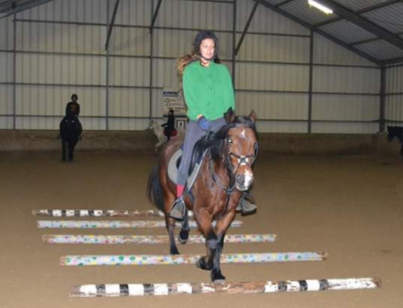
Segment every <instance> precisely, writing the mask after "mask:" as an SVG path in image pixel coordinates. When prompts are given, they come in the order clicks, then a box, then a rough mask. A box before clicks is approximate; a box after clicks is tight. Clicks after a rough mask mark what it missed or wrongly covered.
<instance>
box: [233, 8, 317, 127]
mask: <svg viewBox="0 0 403 308" xmlns="http://www.w3.org/2000/svg"><path fill="white" fill-rule="evenodd" d="M252 8H253V1H237V21H236V27H237V35H236V42H239V40H240V37H241V33H242V31H243V30H244V27H245V25H246V23H247V20H248V17H249V16H250V13H251V11H252ZM309 46H310V36H309V32H308V31H307V30H306V29H304V28H303V27H301V26H299V25H297V24H296V23H294V22H293V21H291V20H289V19H286V18H284V17H282V16H280V15H278V14H276V13H274V12H272V11H270V10H268V9H266V8H264V7H260V9H259V8H258V10H257V11H256V12H255V15H254V17H253V19H252V22H251V24H250V27H249V29H248V33H247V34H246V36H245V37H244V41H243V43H242V45H241V48H240V50H239V53H238V55H237V58H236V59H237V61H238V62H237V65H236V70H235V87H236V89H237V111H238V113H240V114H247V113H249V112H250V110H251V109H253V110H255V111H256V112H257V115H258V119H259V121H258V123H257V128H258V129H259V130H260V131H263V132H306V130H307V124H306V121H307V119H308V118H307V116H308V94H307V91H308V88H309V65H308V64H309Z"/></svg>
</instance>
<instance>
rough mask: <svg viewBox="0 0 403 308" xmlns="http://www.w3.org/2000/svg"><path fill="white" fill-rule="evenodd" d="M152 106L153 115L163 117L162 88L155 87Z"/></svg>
mask: <svg viewBox="0 0 403 308" xmlns="http://www.w3.org/2000/svg"><path fill="white" fill-rule="evenodd" d="M151 108H152V117H162V116H163V108H162V105H161V90H160V89H153V91H152V102H151Z"/></svg>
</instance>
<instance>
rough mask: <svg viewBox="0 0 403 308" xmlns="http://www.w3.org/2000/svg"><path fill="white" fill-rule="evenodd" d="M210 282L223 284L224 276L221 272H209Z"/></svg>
mask: <svg viewBox="0 0 403 308" xmlns="http://www.w3.org/2000/svg"><path fill="white" fill-rule="evenodd" d="M211 281H212V282H214V283H220V284H222V283H225V276H224V275H223V274H221V272H218V273H217V272H214V271H213V272H211Z"/></svg>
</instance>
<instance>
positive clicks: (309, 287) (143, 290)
mask: <svg viewBox="0 0 403 308" xmlns="http://www.w3.org/2000/svg"><path fill="white" fill-rule="evenodd" d="M380 286H381V281H380V280H379V279H376V278H342V279H307V280H285V281H277V282H273V281H263V282H230V283H224V284H215V283H183V282H182V283H128V284H117V283H116V284H85V285H80V286H74V287H73V289H72V291H71V293H70V296H73V297H97V296H111V297H117V296H154V295H156V296H161V295H176V294H206V293H224V294H256V293H281V292H305V291H326V290H334V291H336V290H359V289H376V288H379V287H380Z"/></svg>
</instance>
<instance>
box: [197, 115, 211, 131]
mask: <svg viewBox="0 0 403 308" xmlns="http://www.w3.org/2000/svg"><path fill="white" fill-rule="evenodd" d="M197 124H198V125H199V127H200V128H201V129H202V130H205V131H207V130H209V129H210V121H209V120H207V119H206V118H205V117H203V116H201V117H199V118H198V120H197Z"/></svg>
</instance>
